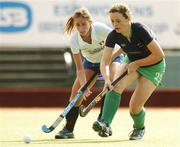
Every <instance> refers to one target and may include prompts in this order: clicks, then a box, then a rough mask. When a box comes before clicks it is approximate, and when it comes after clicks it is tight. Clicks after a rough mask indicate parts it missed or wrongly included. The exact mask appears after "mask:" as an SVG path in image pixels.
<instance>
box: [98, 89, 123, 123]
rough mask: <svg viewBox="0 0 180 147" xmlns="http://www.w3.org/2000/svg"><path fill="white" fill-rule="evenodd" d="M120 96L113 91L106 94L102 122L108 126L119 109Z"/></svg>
mask: <svg viewBox="0 0 180 147" xmlns="http://www.w3.org/2000/svg"><path fill="white" fill-rule="evenodd" d="M120 100H121V95H120V94H119V93H117V92H115V91H110V92H108V93H107V94H106V97H105V100H104V106H103V112H102V117H101V118H102V120H104V121H105V122H106V123H108V125H110V124H111V122H112V120H113V118H114V115H115V114H116V111H117V109H118V108H119V104H120Z"/></svg>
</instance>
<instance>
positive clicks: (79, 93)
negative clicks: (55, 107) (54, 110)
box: [42, 72, 97, 133]
mask: <svg viewBox="0 0 180 147" xmlns="http://www.w3.org/2000/svg"><path fill="white" fill-rule="evenodd" d="M96 76H97V73H96V72H95V73H94V74H93V75H92V77H91V78H90V79H89V81H88V82H87V83H86V84H85V85H84V86H83V87H82V88H81V89H80V90H79V91H78V93H77V94H76V96H75V97H74V98H73V99H72V101H71V102H70V103H69V104H68V105H67V107H66V108H65V109H64V112H63V113H61V114H60V115H59V117H58V118H57V119H56V120H55V122H54V123H53V124H52V125H51V126H50V127H47V125H43V126H42V131H43V132H45V133H50V132H52V131H53V130H54V129H55V128H56V127H57V126H58V125H59V123H60V122H61V121H62V120H63V118H64V117H65V116H66V115H67V114H68V112H69V111H70V110H71V108H72V107H73V106H74V105H75V103H76V102H77V101H78V100H79V98H80V97H81V96H82V95H83V93H84V91H86V89H87V87H88V86H89V85H90V84H91V82H92V81H93V80H94V78H95V77H96Z"/></svg>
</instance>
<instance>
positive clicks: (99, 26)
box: [94, 22, 112, 38]
mask: <svg viewBox="0 0 180 147" xmlns="http://www.w3.org/2000/svg"><path fill="white" fill-rule="evenodd" d="M94 27H95V30H96V31H97V33H98V34H99V35H101V36H102V37H103V38H106V37H107V36H108V34H109V33H110V32H111V31H112V29H111V28H110V27H108V26H107V25H105V24H103V23H99V22H95V23H94Z"/></svg>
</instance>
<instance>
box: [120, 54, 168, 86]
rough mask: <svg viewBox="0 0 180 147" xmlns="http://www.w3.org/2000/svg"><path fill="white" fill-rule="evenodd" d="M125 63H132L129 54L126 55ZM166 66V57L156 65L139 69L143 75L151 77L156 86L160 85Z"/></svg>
mask: <svg viewBox="0 0 180 147" xmlns="http://www.w3.org/2000/svg"><path fill="white" fill-rule="evenodd" d="M123 63H130V60H129V58H128V57H127V56H125V58H124V60H123ZM165 68H166V63H165V59H163V60H162V61H161V62H159V63H157V64H155V65H151V66H146V67H139V68H138V69H137V71H138V72H139V73H140V74H141V75H142V76H144V77H145V78H147V79H149V80H150V81H151V82H152V83H154V84H155V85H156V86H159V84H160V83H161V81H162V78H163V75H164V73H165Z"/></svg>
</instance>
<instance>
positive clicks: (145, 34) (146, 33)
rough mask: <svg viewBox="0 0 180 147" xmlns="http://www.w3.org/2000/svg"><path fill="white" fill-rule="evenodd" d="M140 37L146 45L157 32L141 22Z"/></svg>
mask: <svg viewBox="0 0 180 147" xmlns="http://www.w3.org/2000/svg"><path fill="white" fill-rule="evenodd" d="M138 33H139V37H140V39H141V40H142V41H143V42H144V44H145V45H148V44H149V43H150V42H151V41H152V40H153V39H154V38H155V34H154V33H153V32H152V31H151V30H150V28H148V27H147V26H146V25H143V24H141V25H140V26H139V28H138Z"/></svg>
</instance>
